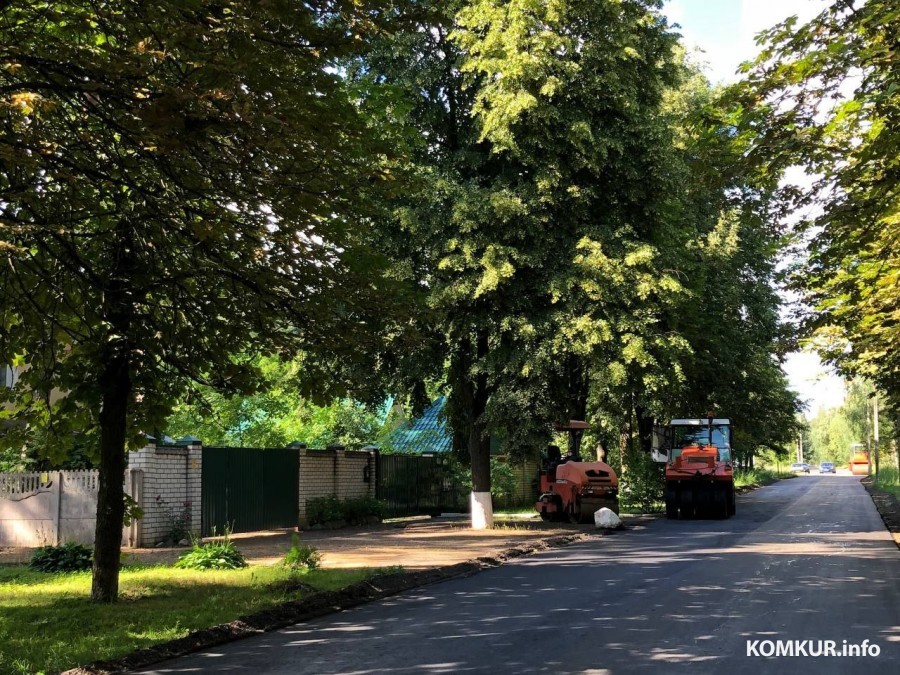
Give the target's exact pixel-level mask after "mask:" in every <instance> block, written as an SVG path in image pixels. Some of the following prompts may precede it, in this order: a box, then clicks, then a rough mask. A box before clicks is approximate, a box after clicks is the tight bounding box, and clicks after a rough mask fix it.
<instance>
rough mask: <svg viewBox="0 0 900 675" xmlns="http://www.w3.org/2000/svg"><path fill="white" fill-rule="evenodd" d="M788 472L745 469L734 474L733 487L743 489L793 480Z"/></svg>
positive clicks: (792, 475)
mask: <svg viewBox="0 0 900 675" xmlns="http://www.w3.org/2000/svg"><path fill="white" fill-rule="evenodd" d="M793 477H794V474H792V473H791V472H790V471H773V470H772V469H746V470H740V471H735V472H734V484H735V487H744V486H746V485H754V484H756V483H771V482H773V481H776V480H782V479H783V478H793Z"/></svg>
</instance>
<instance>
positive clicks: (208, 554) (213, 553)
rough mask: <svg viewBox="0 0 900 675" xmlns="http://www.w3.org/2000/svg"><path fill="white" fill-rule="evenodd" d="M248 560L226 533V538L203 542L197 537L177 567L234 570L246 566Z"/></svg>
mask: <svg viewBox="0 0 900 675" xmlns="http://www.w3.org/2000/svg"><path fill="white" fill-rule="evenodd" d="M246 566H247V561H246V560H244V554H243V553H241V552H240V551H239V550H238V548H237V546H235V545H234V542H233V541H231V539H229V538H228V535H227V534H226V536H225V538H224V539H221V540H219V541H210V542H207V543H205V544H201V543H200V541H199V540H197V539H195V540H194V543H193V546H192V547H191V550H190V551H188V552H187V553H183V554H182V555H181V557H180V558H178V560H177V561H176V563H175V567H178V568H180V569H186V570H234V569H238V568H239V567H246Z"/></svg>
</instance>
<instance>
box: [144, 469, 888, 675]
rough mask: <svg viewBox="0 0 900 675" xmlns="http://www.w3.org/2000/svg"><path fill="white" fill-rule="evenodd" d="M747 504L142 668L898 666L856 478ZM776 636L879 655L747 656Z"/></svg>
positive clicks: (768, 492)
mask: <svg viewBox="0 0 900 675" xmlns="http://www.w3.org/2000/svg"><path fill="white" fill-rule="evenodd" d="M737 509H738V512H737V515H736V516H735V517H733V518H731V519H729V520H724V521H715V520H707V521H700V520H698V521H667V520H665V519H662V518H661V519H654V520H650V521H646V522H645V523H644V524H643V525H641V526H638V527H635V528H633V529H630V530H628V531H625V532H621V533H618V534H614V535H611V536H607V537H602V538H597V539H592V540H591V541H588V542H586V543H580V544H577V545H573V546H569V547H567V548H562V549H557V550H553V551H548V552H545V553H541V554H538V555H533V556H529V557H527V558H520V559H517V560H515V561H513V562H510V563H507V564H505V565H503V566H501V567H497V568H493V569H490V570H487V571H484V572H482V573H480V574H477V575H475V576H473V577H469V578H463V579H456V580H452V581H447V582H444V583H441V584H437V585H433V586H428V587H425V588H422V589H419V590H417V591H414V592H410V593H406V594H403V595H400V596H396V597H393V598H388V599H386V600H383V601H380V602H376V603H372V604H369V605H365V606H362V607H358V608H355V609H352V610H348V611H345V612H341V613H338V614H334V615H331V616H328V617H324V618H321V619H317V620H314V621H310V622H307V623H302V624H298V625H296V626H293V627H291V628H287V629H284V630H281V631H277V632H273V633H268V634H264V635H260V636H258V637H253V638H249V639H246V640H241V641H239V642H235V643H232V644H229V645H225V646H222V647H217V648H215V649H213V650H210V651H207V652H202V653H197V654H193V655H189V656H187V657H182V658H179V659H175V660H172V661H167V662H165V663H162V664H159V665H158V666H155V667H153V668H152V669H148V670H146V671H143V672H146V673H231V672H234V673H254V674H255V673H291V674H296V673H315V674H325V673H329V674H330V673H345V674H351V673H352V674H355V675H362V674H369V673H388V672H390V673H492V674H500V673H590V674H595V675H599V674H601V673H613V674H616V675H618V674H619V673H632V672H652V673H681V672H684V673H691V674H692V675H693V674H695V673H696V674H702V673H726V674H727V675H737V674H739V673H792V674H796V673H807V672H810V673H892V674H893V673H898V672H900V550H898V548H897V546H896V545H895V544H894V542H893V540H892V538H891V535H890V534H889V533H888V532H887V530H886V529H885V527H884V525H883V523H882V522H881V519H880V517H879V516H878V513H877V511H876V510H875V507H874V506H873V504H872V501H871V499H870V498H869V496H868V495H867V494H866V492H865V490H864V489H863V487H862V486H861V485H860V484H859V479H858V478H856V477H850V476H815V475H813V476H801V477H798V478H796V479H793V480H786V481H780V482H778V483H776V484H774V485H771V486H769V487H766V488H763V489H761V490H757V491H756V492H753V493H750V494H748V495H745V496H743V497H739V498H738V505H737ZM398 562H399V563H401V564H402V562H403V561H398ZM766 640H798V641H799V640H812V641H813V643H812V645H810V646H811V647H812V650H813V651H817V650H816V646H815V645H816V644H817V643H818V641H819V640H832V641H834V643H835V644H836V649H837V651H838V653H840V652H841V650H842V648H843V644H844V641H845V640H846V642H847V643H848V644H855V643H862V642H863V641H864V640H868V641H869V644H875V645H877V646H878V647H879V648H880V654H879V655H878V656H875V657H873V656H866V657H861V656H832V657H827V656H821V657H811V656H809V657H804V656H779V657H768V658H766V657H764V656H753V655H751V656H748V655H747V650H748V646H747V645H748V641H766ZM758 644H761V643H758ZM757 648H759V647H758V646H757ZM762 648H763V650H765V649H766V647H765V646H763V647H762ZM808 648H809V647H807V649H808Z"/></svg>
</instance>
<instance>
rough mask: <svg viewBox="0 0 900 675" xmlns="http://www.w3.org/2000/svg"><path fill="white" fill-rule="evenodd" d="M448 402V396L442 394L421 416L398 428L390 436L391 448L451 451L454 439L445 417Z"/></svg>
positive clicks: (406, 450) (419, 451) (398, 449)
mask: <svg viewBox="0 0 900 675" xmlns="http://www.w3.org/2000/svg"><path fill="white" fill-rule="evenodd" d="M446 403H447V398H446V397H445V396H441V397H440V398H438V399H436V400H435V401H434V403H432V404H431V405H430V406H428V407H427V408H426V409H425V411H424V412H423V413H422V415H421V416H420V417H418V418H417V419H414V420H413V421H412V422H407V423H405V424H404V425H403V426H401V427H400V428H398V429H397V430H396V431H395V432H394V433H393V434H391V436H390V446H391V448H392V449H393V450H394V451H395V452H414V453H426V452H434V453H443V452H450V450H452V449H453V439H452V438H451V436H450V431H449V430H448V429H447V425H446V422H445V421H444V417H443V411H444V406H445V405H446Z"/></svg>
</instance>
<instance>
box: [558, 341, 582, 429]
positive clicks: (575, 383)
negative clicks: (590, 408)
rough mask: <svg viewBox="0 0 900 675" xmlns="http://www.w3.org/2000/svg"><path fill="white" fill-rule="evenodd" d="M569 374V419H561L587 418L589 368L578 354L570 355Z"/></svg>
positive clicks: (566, 420) (567, 369)
mask: <svg viewBox="0 0 900 675" xmlns="http://www.w3.org/2000/svg"><path fill="white" fill-rule="evenodd" d="M566 371H567V374H568V383H567V384H568V387H567V389H568V404H567V408H568V410H567V412H568V415H569V417H568V419H565V420H561V421H563V422H568V421H569V420H581V421H585V420H586V419H587V400H588V389H589V383H588V377H587V369H586V368H585V367H584V361H583V360H582V359H580V358H579V357H577V356H572V355H570V356H569V357H568V364H567V368H566Z"/></svg>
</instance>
